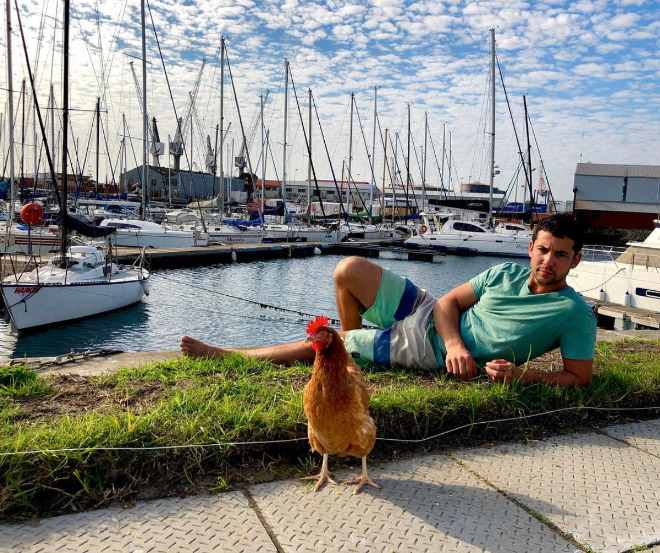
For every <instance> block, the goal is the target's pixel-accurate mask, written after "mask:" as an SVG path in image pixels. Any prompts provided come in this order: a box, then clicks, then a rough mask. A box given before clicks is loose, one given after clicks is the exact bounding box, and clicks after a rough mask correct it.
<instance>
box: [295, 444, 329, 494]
mask: <svg viewBox="0 0 660 553" xmlns="http://www.w3.org/2000/svg"><path fill="white" fill-rule="evenodd" d="M331 476H332V474H330V471H329V470H328V454H327V453H326V454H325V455H324V456H323V464H322V465H321V473H320V474H318V475H317V476H306V477H305V478H301V480H318V482H317V483H316V486H314V491H315V492H317V491H319V489H320V488H321V486H323V484H325V483H326V482H330V483H332V484H335V485H336V484H337V482H335V481H334V480H333V479H332V478H330V477H331Z"/></svg>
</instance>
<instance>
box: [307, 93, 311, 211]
mask: <svg viewBox="0 0 660 553" xmlns="http://www.w3.org/2000/svg"><path fill="white" fill-rule="evenodd" d="M308 92H309V96H308V98H309V99H308V103H309V108H308V109H309V152H308V155H309V163H308V164H307V222H308V223H309V222H310V221H311V219H312V211H311V210H312V89H311V88H310V89H308Z"/></svg>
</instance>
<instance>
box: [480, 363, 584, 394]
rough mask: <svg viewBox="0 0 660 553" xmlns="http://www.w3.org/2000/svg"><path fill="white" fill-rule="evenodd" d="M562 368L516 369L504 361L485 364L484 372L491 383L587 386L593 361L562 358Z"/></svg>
mask: <svg viewBox="0 0 660 553" xmlns="http://www.w3.org/2000/svg"><path fill="white" fill-rule="evenodd" d="M562 361H563V364H564V368H563V370H561V371H555V372H544V371H534V370H531V369H528V370H526V371H525V368H524V366H520V367H516V366H514V364H513V363H510V362H509V361H506V360H504V359H496V360H494V361H489V362H488V363H486V372H487V373H488V374H489V375H490V379H491V380H492V381H493V382H511V381H512V380H519V381H520V383H521V384H533V383H535V382H542V383H543V384H548V385H549V386H566V387H571V386H589V383H590V382H591V373H592V371H593V366H594V360H593V359H567V358H566V357H562Z"/></svg>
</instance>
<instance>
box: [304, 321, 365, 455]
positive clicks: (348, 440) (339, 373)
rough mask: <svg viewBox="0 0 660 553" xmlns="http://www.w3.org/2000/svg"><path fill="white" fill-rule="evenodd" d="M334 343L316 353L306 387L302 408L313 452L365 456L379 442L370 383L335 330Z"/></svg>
mask: <svg viewBox="0 0 660 553" xmlns="http://www.w3.org/2000/svg"><path fill="white" fill-rule="evenodd" d="M325 330H327V331H328V332H330V333H331V334H332V335H333V341H332V344H330V346H329V347H327V348H326V349H324V350H321V351H319V352H317V354H316V359H315V361H314V372H313V374H312V378H311V380H310V381H309V383H308V384H307V386H306V387H305V391H304V394H303V406H304V410H305V415H306V416H307V420H308V423H309V424H308V436H309V443H310V445H311V447H312V450H313V451H317V452H318V453H321V454H330V455H340V456H346V455H352V456H354V457H365V456H366V455H367V454H368V453H369V452H370V451H371V450H372V449H373V447H374V444H375V441H376V424H375V423H374V421H373V419H372V418H371V416H369V397H370V392H369V387H368V385H367V381H366V379H365V378H364V375H363V374H362V371H360V369H359V367H358V366H357V365H356V364H355V362H354V361H353V359H351V357H350V356H349V355H348V353H347V352H346V349H345V348H344V344H343V341H342V340H341V338H340V337H339V334H337V332H336V331H334V330H333V329H331V328H328V327H325Z"/></svg>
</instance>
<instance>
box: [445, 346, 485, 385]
mask: <svg viewBox="0 0 660 553" xmlns="http://www.w3.org/2000/svg"><path fill="white" fill-rule="evenodd" d="M445 364H446V365H447V372H448V373H449V374H451V375H453V376H455V377H456V378H460V379H461V380H468V379H470V378H474V377H475V376H477V367H476V365H475V363H474V359H472V355H470V352H469V351H468V350H467V348H466V347H465V346H464V345H462V344H461V345H456V346H452V347H448V348H447V356H446V358H445Z"/></svg>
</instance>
